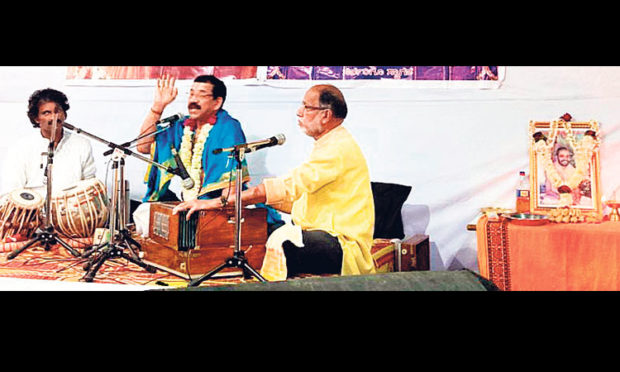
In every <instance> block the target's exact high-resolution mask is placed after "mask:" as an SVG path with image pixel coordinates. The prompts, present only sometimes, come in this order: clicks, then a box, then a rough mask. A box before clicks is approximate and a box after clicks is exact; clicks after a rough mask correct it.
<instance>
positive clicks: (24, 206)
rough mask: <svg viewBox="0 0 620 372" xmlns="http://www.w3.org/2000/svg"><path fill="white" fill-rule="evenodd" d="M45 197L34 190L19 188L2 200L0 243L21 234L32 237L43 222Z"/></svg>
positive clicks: (0, 206) (24, 236) (0, 205)
mask: <svg viewBox="0 0 620 372" xmlns="http://www.w3.org/2000/svg"><path fill="white" fill-rule="evenodd" d="M43 204H44V200H43V197H42V196H41V195H40V194H39V193H37V192H36V191H34V190H28V189H17V190H14V191H12V192H11V193H9V194H7V195H6V196H5V197H4V198H3V200H2V201H1V202H0V243H4V242H5V240H6V239H7V238H8V237H14V236H17V235H18V234H19V236H20V237H21V238H26V239H27V238H30V237H32V236H33V235H34V233H35V232H36V230H37V228H39V226H41V224H42V217H41V215H42V209H43Z"/></svg>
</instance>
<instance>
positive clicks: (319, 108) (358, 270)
mask: <svg viewBox="0 0 620 372" xmlns="http://www.w3.org/2000/svg"><path fill="white" fill-rule="evenodd" d="M346 115H347V106H346V102H345V100H344V97H343V95H342V92H341V91H340V90H339V89H338V88H336V87H334V86H332V85H317V86H313V87H312V88H310V89H309V90H308V91H307V92H306V94H305V96H304V100H303V102H302V105H301V106H300V107H299V109H298V110H297V117H298V123H299V126H300V128H301V129H302V130H303V131H304V132H305V133H306V134H307V135H308V136H310V137H312V138H314V139H315V143H314V148H313V150H312V153H311V154H310V157H309V158H308V160H306V161H305V162H304V163H303V164H301V165H300V166H298V167H296V168H294V169H293V170H291V171H290V172H289V173H288V174H286V175H285V176H282V177H277V178H268V179H265V180H263V183H261V184H260V185H258V186H256V187H252V188H250V189H248V190H246V191H244V192H243V193H242V201H243V204H246V205H247V204H255V203H263V202H264V203H266V204H268V205H271V206H273V207H275V208H277V209H280V210H282V211H284V212H287V213H290V214H291V220H292V222H293V225H290V224H287V225H285V226H283V227H281V228H280V229H278V230H276V231H275V232H274V233H273V234H272V235H271V236H270V238H269V240H268V242H267V252H266V254H265V260H264V262H263V266H262V268H261V275H263V276H264V277H265V279H267V280H284V279H286V277H287V276H289V277H290V276H293V275H296V274H300V273H311V274H322V273H334V274H341V275H355V274H369V273H374V272H375V268H374V263H373V259H372V255H371V252H370V250H371V247H372V239H373V232H374V215H375V214H374V203H373V196H372V190H371V186H370V176H369V172H368V167H367V164H366V159H365V158H364V155H363V154H362V152H361V150H360V148H359V146H358V145H357V142H356V141H355V139H354V138H353V137H352V136H351V134H350V133H349V131H348V130H347V129H346V128H344V127H343V126H342V125H341V124H342V123H343V121H344V119H345V117H346ZM231 202H234V195H229V199H228V203H231ZM222 204H223V203H222V202H220V201H218V200H192V201H187V202H183V203H181V204H179V205H178V206H177V207H176V208H175V209H174V212H173V213H177V212H178V211H182V210H189V212H188V214H187V215H188V218H189V216H190V215H191V214H192V213H193V212H194V211H196V210H201V209H218V208H221V207H222Z"/></svg>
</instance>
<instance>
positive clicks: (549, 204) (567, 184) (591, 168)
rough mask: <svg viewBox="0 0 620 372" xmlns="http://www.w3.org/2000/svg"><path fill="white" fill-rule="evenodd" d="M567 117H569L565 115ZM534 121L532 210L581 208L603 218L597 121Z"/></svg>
mask: <svg viewBox="0 0 620 372" xmlns="http://www.w3.org/2000/svg"><path fill="white" fill-rule="evenodd" d="M563 118H566V119H563ZM571 119H572V118H571V117H570V115H568V114H565V115H564V116H563V117H562V118H560V119H559V120H553V121H530V123H529V134H530V211H531V213H534V214H546V215H548V214H550V213H551V212H552V211H553V210H556V209H558V208H571V209H579V210H580V213H581V214H582V215H583V216H586V217H589V218H591V219H596V220H601V219H602V216H603V208H602V202H601V180H600V151H599V149H600V142H601V138H600V136H599V135H598V133H599V127H598V123H597V122H596V121H589V122H573V121H570V120H571Z"/></svg>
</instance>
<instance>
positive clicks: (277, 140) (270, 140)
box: [213, 133, 286, 155]
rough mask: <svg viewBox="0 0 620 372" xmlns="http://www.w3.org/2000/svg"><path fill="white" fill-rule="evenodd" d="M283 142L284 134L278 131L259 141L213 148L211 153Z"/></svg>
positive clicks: (258, 148)
mask: <svg viewBox="0 0 620 372" xmlns="http://www.w3.org/2000/svg"><path fill="white" fill-rule="evenodd" d="M284 142H286V137H285V136H284V134H282V133H280V134H276V135H275V136H273V137H271V138H268V139H264V140H261V141H254V142H248V143H243V144H241V145H236V146H234V147H228V148H225V149H215V150H213V154H216V155H217V154H219V153H221V152H224V151H233V150H238V149H242V148H245V151H246V152H252V151H258V150H260V149H264V148H265V147H271V146H276V145H282V144H283V143H284Z"/></svg>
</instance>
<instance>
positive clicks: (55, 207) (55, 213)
mask: <svg viewBox="0 0 620 372" xmlns="http://www.w3.org/2000/svg"><path fill="white" fill-rule="evenodd" d="M108 205H109V202H108V197H107V193H106V189H105V186H104V185H103V183H101V181H99V180H98V179H96V178H90V179H87V180H82V181H79V182H78V183H77V184H76V185H75V186H73V187H70V188H68V189H64V190H62V192H61V193H60V194H56V195H55V196H54V197H52V200H51V213H50V215H51V217H52V218H51V223H52V225H53V226H54V227H55V228H56V230H58V232H60V233H61V234H64V235H66V236H68V237H71V238H90V237H92V236H93V234H94V233H95V229H97V228H98V227H104V225H105V224H106V222H107V220H108V214H109V211H108Z"/></svg>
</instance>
